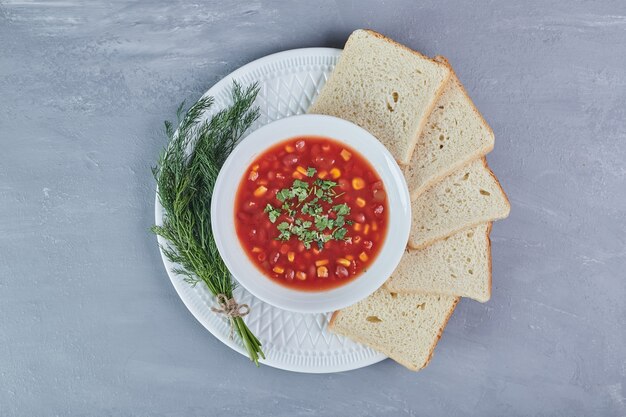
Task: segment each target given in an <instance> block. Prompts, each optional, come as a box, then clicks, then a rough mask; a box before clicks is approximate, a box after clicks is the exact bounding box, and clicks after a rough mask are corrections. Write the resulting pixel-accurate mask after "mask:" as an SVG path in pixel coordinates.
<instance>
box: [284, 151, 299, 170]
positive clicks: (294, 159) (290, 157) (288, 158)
mask: <svg viewBox="0 0 626 417" xmlns="http://www.w3.org/2000/svg"><path fill="white" fill-rule="evenodd" d="M297 163H298V155H296V154H295V153H288V154H287V155H285V156H283V165H285V166H286V167H292V166H294V165H295V164H297Z"/></svg>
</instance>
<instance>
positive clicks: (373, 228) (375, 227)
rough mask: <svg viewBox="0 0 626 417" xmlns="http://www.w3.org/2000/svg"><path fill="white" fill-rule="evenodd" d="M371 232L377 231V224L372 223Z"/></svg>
mask: <svg viewBox="0 0 626 417" xmlns="http://www.w3.org/2000/svg"><path fill="white" fill-rule="evenodd" d="M372 230H373V231H374V232H375V231H377V230H378V223H376V222H374V223H372Z"/></svg>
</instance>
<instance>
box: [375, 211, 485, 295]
mask: <svg viewBox="0 0 626 417" xmlns="http://www.w3.org/2000/svg"><path fill="white" fill-rule="evenodd" d="M492 227H493V223H492V222H489V224H488V225H487V229H486V232H485V236H484V237H485V239H486V240H487V254H486V255H487V264H488V267H489V269H488V272H487V276H488V278H487V280H488V284H487V288H488V290H487V298H476V297H472V296H469V295H466V294H455V293H452V292H446V291H441V292H433V291H426V290H420V289H419V288H415V289H406V288H395V287H394V286H393V284H391V278H390V279H388V280H387V281H385V283H384V284H383V287H384V288H385V290H387V291H388V292H390V293H396V294H407V295H410V294H438V295H446V296H450V297H466V298H470V299H472V300H475V301H478V302H479V303H486V302H487V301H489V299H491V287H492V255H491V239H490V238H489V235H490V233H491V228H492ZM469 229H472V227H468V228H465V229H462V230H459V231H458V232H456V233H461V232H463V231H465V230H469ZM444 239H445V238H444Z"/></svg>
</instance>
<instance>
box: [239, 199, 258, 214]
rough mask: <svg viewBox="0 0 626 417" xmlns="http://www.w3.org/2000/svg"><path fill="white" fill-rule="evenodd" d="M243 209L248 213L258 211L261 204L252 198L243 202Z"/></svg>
mask: <svg viewBox="0 0 626 417" xmlns="http://www.w3.org/2000/svg"><path fill="white" fill-rule="evenodd" d="M241 209H242V210H243V211H245V212H247V213H258V210H259V205H258V204H257V202H256V201H253V200H250V201H246V202H245V203H243V206H242V207H241Z"/></svg>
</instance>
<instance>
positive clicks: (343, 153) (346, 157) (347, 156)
mask: <svg viewBox="0 0 626 417" xmlns="http://www.w3.org/2000/svg"><path fill="white" fill-rule="evenodd" d="M339 155H341V157H342V158H343V160H344V161H348V160H350V158H352V154H351V153H350V152H348V151H346V150H345V149H342V150H341V152H340V153H339Z"/></svg>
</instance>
